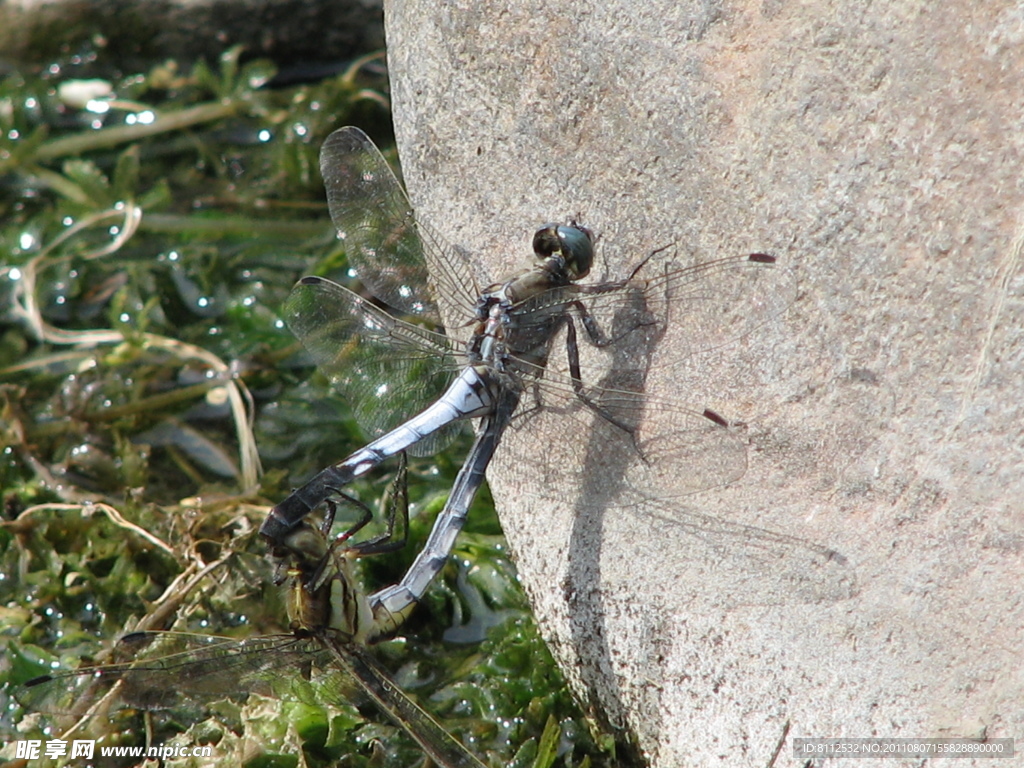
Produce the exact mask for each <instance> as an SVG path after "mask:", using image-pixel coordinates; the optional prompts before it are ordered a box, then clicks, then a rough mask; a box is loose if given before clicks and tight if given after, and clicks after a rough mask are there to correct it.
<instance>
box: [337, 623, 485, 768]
mask: <svg viewBox="0 0 1024 768" xmlns="http://www.w3.org/2000/svg"><path fill="white" fill-rule="evenodd" d="M321 640H322V641H323V643H324V645H325V646H326V648H327V650H328V651H329V652H330V653H331V654H332V656H333V657H334V660H335V661H336V663H337V664H338V665H339V666H341V667H342V668H343V669H345V671H346V672H348V673H349V675H351V676H352V677H353V678H354V679H356V680H357V681H359V683H360V685H362V687H363V689H364V690H365V691H366V693H367V694H368V695H369V696H370V698H372V699H373V701H374V703H376V704H377V706H378V707H379V708H380V709H381V711H383V712H385V713H387V714H388V715H389V716H390V717H391V718H392V719H393V720H394V721H395V723H397V724H398V725H400V726H401V727H402V728H404V729H405V730H406V732H407V733H408V734H409V735H410V736H412V737H413V738H414V739H415V740H416V742H417V743H418V744H419V745H420V746H421V747H422V748H423V751H424V752H426V753H427V754H428V755H429V756H430V758H431V759H432V760H433V761H434V762H435V763H437V764H438V765H439V766H443V768H484V764H483V763H482V762H481V761H480V760H479V759H477V758H476V757H475V756H474V755H473V754H472V753H471V752H469V750H467V749H466V748H465V747H464V746H462V744H460V743H459V742H458V741H457V740H456V739H455V737H453V736H452V735H451V734H450V733H448V731H446V730H445V729H444V728H443V727H442V726H441V725H440V723H438V722H437V721H436V720H435V719H434V718H432V717H431V716H430V715H429V714H428V713H427V712H426V711H424V710H423V709H422V708H421V707H420V706H419V705H418V704H417V703H416V702H414V701H413V700H412V699H410V698H409V697H408V696H407V695H406V693H405V692H404V691H403V690H402V689H401V688H400V687H399V686H398V684H397V683H396V682H395V681H394V680H392V679H391V677H390V676H389V675H388V674H387V672H385V671H384V670H383V669H382V668H381V666H380V665H379V664H378V663H377V660H376V659H374V658H373V657H372V656H371V655H370V654H368V653H366V652H365V651H363V650H362V649H361V648H358V647H356V646H353V645H351V644H348V643H343V642H340V641H339V640H338V639H337V638H335V637H333V636H332V635H331V634H330V633H325V634H324V635H323V637H322V638H321Z"/></svg>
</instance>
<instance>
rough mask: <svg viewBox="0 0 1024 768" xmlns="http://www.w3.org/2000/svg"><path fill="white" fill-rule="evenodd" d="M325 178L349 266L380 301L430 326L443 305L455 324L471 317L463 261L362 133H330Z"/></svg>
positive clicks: (352, 130)
mask: <svg viewBox="0 0 1024 768" xmlns="http://www.w3.org/2000/svg"><path fill="white" fill-rule="evenodd" d="M320 172H321V174H322V176H323V179H324V186H325V187H326V189H327V204H328V208H329V209H330V212H331V220H332V221H333V222H334V226H335V228H336V229H337V230H338V236H339V237H340V239H341V240H342V242H344V244H345V250H346V253H347V255H348V258H349V263H350V266H351V268H352V270H353V272H354V273H355V275H356V276H357V277H358V278H359V279H360V280H362V281H363V283H364V284H365V285H366V286H367V287H368V288H369V289H370V290H371V291H372V292H373V294H374V295H375V296H377V297H378V298H379V299H381V300H382V301H384V302H385V303H387V304H388V305H389V306H391V307H394V308H395V309H397V310H400V311H401V312H402V313H405V314H409V315H412V316H415V317H421V318H427V319H430V320H433V321H437V320H438V316H439V312H438V305H439V304H442V305H445V307H444V310H445V316H446V317H448V318H450V319H451V318H455V319H458V318H464V317H468V316H469V315H468V314H467V312H469V311H471V310H472V307H473V302H474V300H475V291H474V290H473V287H472V284H471V281H470V280H469V276H468V275H467V274H465V272H466V270H465V269H464V268H463V267H464V266H465V264H464V262H463V261H462V260H461V259H459V258H458V254H457V253H456V252H455V250H454V249H453V248H451V246H448V245H447V244H445V243H444V242H443V240H442V239H441V238H440V237H439V236H438V235H437V234H436V233H435V232H434V231H433V230H431V229H429V228H427V227H424V226H423V225H421V224H419V223H418V222H417V221H416V216H415V214H414V213H413V209H412V204H411V203H410V202H409V198H408V196H407V195H406V194H405V190H403V189H402V185H401V184H400V183H399V182H398V179H397V178H395V174H394V173H393V172H392V170H391V167H390V166H389V165H388V163H387V161H386V160H385V159H384V157H383V155H381V153H380V150H378V149H377V147H376V146H375V145H374V143H373V142H372V141H371V140H370V138H369V137H368V136H367V135H366V134H365V133H363V132H362V131H361V130H359V129H358V128H354V127H346V128H341V129H339V130H337V131H335V132H334V133H332V134H331V135H330V136H329V137H328V138H327V141H326V142H324V146H323V148H322V149H321V151H320ZM428 262H429V264H430V266H432V267H434V268H435V272H436V274H435V275H433V276H432V275H429V274H428V272H427V266H428Z"/></svg>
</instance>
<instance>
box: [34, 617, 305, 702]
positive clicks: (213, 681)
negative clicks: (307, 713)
mask: <svg viewBox="0 0 1024 768" xmlns="http://www.w3.org/2000/svg"><path fill="white" fill-rule="evenodd" d="M322 653H323V650H322V649H321V648H320V646H319V644H318V643H314V642H312V641H310V640H301V639H298V638H296V637H295V636H294V635H267V636H263V637H257V638H252V639H247V640H234V639H226V638H222V637H210V636H204V635H191V634H186V633H178V632H136V633H133V634H130V635H126V636H125V637H124V638H122V639H121V640H120V641H119V643H118V645H117V647H116V648H115V657H118V658H131V659H132V660H131V661H124V662H122V663H115V664H108V665H103V666H98V667H87V668H83V669H80V670H75V671H73V672H65V673H60V674H54V675H47V676H45V677H42V678H37V679H36V680H32V681H29V683H27V684H26V685H25V686H24V687H23V688H22V690H21V691H20V692H19V693H18V694H17V696H16V698H17V699H18V701H19V703H21V704H22V705H23V706H25V707H26V708H28V709H31V710H34V711H38V712H43V713H46V714H52V715H72V716H75V717H81V716H83V715H87V714H89V710H90V709H91V708H93V707H94V706H95V705H97V704H99V703H100V702H102V701H103V700H104V699H106V698H107V697H108V695H110V694H111V690H112V688H113V686H114V685H115V684H117V685H118V689H117V691H116V692H115V694H116V698H117V700H118V701H119V702H120V703H121V704H122V705H123V706H129V707H134V708H137V709H145V710H152V709H172V708H176V707H178V706H181V705H182V704H184V703H186V702H198V701H202V700H203V699H211V698H225V697H229V696H233V695H243V694H247V693H251V692H258V693H263V692H265V693H269V692H270V683H271V681H272V680H273V679H274V678H275V675H274V674H272V673H274V672H275V671H279V670H281V669H282V668H285V667H297V666H299V665H302V664H308V663H310V662H311V661H313V660H314V659H315V658H316V655H317V654H322ZM140 656H141V658H140ZM296 674H298V672H296Z"/></svg>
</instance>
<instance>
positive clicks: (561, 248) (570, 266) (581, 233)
mask: <svg viewBox="0 0 1024 768" xmlns="http://www.w3.org/2000/svg"><path fill="white" fill-rule="evenodd" d="M533 252H534V255H535V256H536V258H537V262H538V264H539V265H540V266H541V267H542V268H543V269H546V270H547V271H549V272H551V273H552V274H555V275H557V276H564V277H565V279H567V280H569V281H574V280H579V279H580V278H583V277H586V276H587V273H588V272H590V267H591V265H593V263H594V233H593V232H591V231H590V230H589V229H587V228H586V227H581V226H580V225H578V224H577V223H576V222H575V221H572V222H569V223H568V224H545V225H544V226H543V227H541V228H540V229H538V230H537V232H536V233H535V234H534V236H533Z"/></svg>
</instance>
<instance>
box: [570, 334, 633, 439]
mask: <svg viewBox="0 0 1024 768" xmlns="http://www.w3.org/2000/svg"><path fill="white" fill-rule="evenodd" d="M588 317H589V315H588ZM591 321H593V318H591ZM583 322H584V324H586V321H585V320H584V321H583ZM595 327H596V326H595ZM576 339H577V336H576V323H575V322H573V319H572V317H568V318H567V319H566V324H565V352H566V355H567V356H568V358H569V377H570V378H571V379H572V391H573V392H574V393H575V394H576V397H577V398H579V400H580V401H581V402H582V403H584V404H585V405H586V406H587V407H588V408H590V409H591V410H592V411H594V413H596V414H597V415H599V416H601V417H602V418H603V419H605V420H606V421H608V422H609V423H611V424H614V425H615V426H616V427H618V428H619V429H621V430H622V431H623V432H625V433H626V434H628V435H630V436H631V437H632V438H633V444H634V445H636V427H633V426H631V425H629V424H626V423H625V422H624V421H622V420H621V419H617V418H616V417H615V416H613V415H612V414H611V413H609V412H608V410H607V409H605V408H602V407H601V405H600V404H599V403H597V402H595V401H594V400H593V399H592V398H591V397H590V396H589V395H588V394H587V393H586V392H585V391H584V390H583V376H582V372H581V371H580V348H579V343H578V342H577V340H576ZM638 447H639V446H638Z"/></svg>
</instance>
